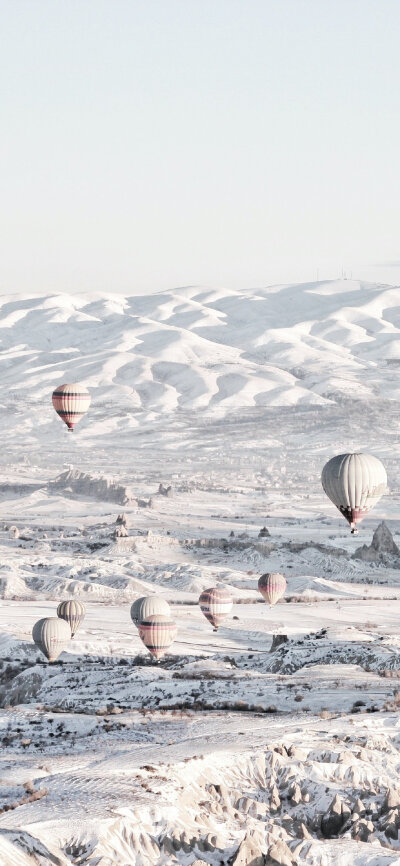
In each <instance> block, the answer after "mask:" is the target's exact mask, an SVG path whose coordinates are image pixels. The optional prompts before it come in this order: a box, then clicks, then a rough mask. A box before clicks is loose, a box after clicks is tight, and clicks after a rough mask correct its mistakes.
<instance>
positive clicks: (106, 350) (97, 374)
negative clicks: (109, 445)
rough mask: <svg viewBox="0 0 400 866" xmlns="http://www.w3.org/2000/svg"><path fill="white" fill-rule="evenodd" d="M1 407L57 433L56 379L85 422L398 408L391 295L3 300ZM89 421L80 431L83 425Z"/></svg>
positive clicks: (279, 290)
mask: <svg viewBox="0 0 400 866" xmlns="http://www.w3.org/2000/svg"><path fill="white" fill-rule="evenodd" d="M0 346H1V368H0V369H1V376H0V400H1V403H2V405H3V407H5V408H6V407H7V409H8V410H10V409H12V408H13V406H14V409H15V410H16V416H15V420H16V421H18V422H20V420H21V418H20V413H19V409H20V407H21V401H24V403H25V405H27V406H29V411H30V418H29V420H28V419H26V420H25V421H24V427H25V431H26V432H28V430H29V428H30V426H31V425H33V424H35V425H40V426H41V427H42V428H43V427H45V428H46V427H47V425H51V424H53V425H54V424H57V423H59V422H58V420H57V419H56V418H55V417H54V414H53V410H52V406H51V401H50V396H51V391H52V389H53V388H54V387H55V386H56V385H57V384H60V383H61V382H64V381H69V382H71V381H72V382H73V381H81V382H84V383H85V384H86V385H87V386H88V387H89V388H90V390H91V392H92V397H93V407H92V412H91V417H92V422H93V420H94V419H96V420H100V419H101V418H102V417H103V415H107V413H110V412H111V414H112V410H113V408H114V409H116V408H118V412H119V422H118V425H119V426H121V424H123V425H124V424H125V425H128V426H129V424H130V423H134V422H133V421H132V419H133V418H134V417H135V414H136V413H137V412H138V410H145V411H146V412H148V411H151V412H155V413H159V412H162V413H164V414H165V413H171V412H174V410H177V409H179V410H189V411H190V410H196V411H198V410H204V409H206V410H213V409H215V408H221V407H222V408H223V409H224V410H227V411H228V410H229V409H238V408H241V407H251V406H260V407H262V406H292V405H307V404H317V405H319V404H324V403H326V402H332V401H333V402H335V401H340V400H342V399H346V398H349V397H355V398H357V399H359V400H360V399H361V400H366V401H370V400H372V399H373V398H377V397H380V398H385V399H389V400H393V399H398V398H399V396H400V382H399V377H398V367H399V366H400V289H398V288H391V287H388V286H383V285H374V284H368V283H361V282H357V281H350V280H343V281H333V282H323V283H310V284H302V285H289V286H287V285H286V286H274V287H270V288H267V289H257V290H247V291H241V292H239V291H237V292H233V291H227V290H223V289H219V290H213V289H207V288H199V287H189V288H181V289H177V290H175V291H170V292H161V293H158V294H153V295H146V296H132V297H123V296H121V295H118V294H109V295H94V294H93V295H85V294H82V295H74V296H72V295H71V296H69V295H54V296H52V297H38V296H34V297H31V298H29V297H24V298H21V297H15V296H14V297H12V296H7V297H2V298H1V306H0ZM89 423H90V421H89V419H88V420H87V421H85V422H83V423H82V425H81V426H82V427H83V426H84V425H86V424H89Z"/></svg>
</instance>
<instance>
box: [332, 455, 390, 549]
mask: <svg viewBox="0 0 400 866" xmlns="http://www.w3.org/2000/svg"><path fill="white" fill-rule="evenodd" d="M321 482H322V487H323V488H324V491H325V493H326V495H327V496H328V497H329V499H330V500H331V501H332V502H333V503H334V505H336V508H338V509H339V511H340V512H341V514H343V517H345V518H346V520H347V521H348V522H349V523H350V526H351V528H352V532H355V531H356V526H357V523H361V521H362V520H363V518H364V517H365V516H366V514H368V512H369V511H370V510H371V508H373V507H374V505H376V503H377V502H378V501H379V499H380V498H381V496H382V494H383V493H384V492H385V490H386V485H387V475H386V470H385V467H384V465H383V463H381V461H380V460H379V459H378V457H374V456H373V455H372V454H362V453H360V454H337V455H336V457H332V459H331V460H328V463H326V464H325V466H324V468H323V470H322V475H321Z"/></svg>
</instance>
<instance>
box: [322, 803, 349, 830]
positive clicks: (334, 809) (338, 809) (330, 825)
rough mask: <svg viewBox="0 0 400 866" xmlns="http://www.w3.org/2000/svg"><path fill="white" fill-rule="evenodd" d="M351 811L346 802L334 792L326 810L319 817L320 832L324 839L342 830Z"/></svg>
mask: <svg viewBox="0 0 400 866" xmlns="http://www.w3.org/2000/svg"><path fill="white" fill-rule="evenodd" d="M350 815H351V811H350V809H349V807H348V806H347V805H346V803H344V802H343V800H341V798H340V797H339V794H336V796H335V797H334V799H333V800H332V803H331V805H330V807H329V809H328V811H327V812H325V814H324V815H323V816H322V819H321V833H322V835H323V836H325V839H332V837H333V836H338V835H339V833H341V832H342V830H343V827H344V825H345V824H346V822H347V821H348V819H349V818H350Z"/></svg>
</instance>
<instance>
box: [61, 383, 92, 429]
mask: <svg viewBox="0 0 400 866" xmlns="http://www.w3.org/2000/svg"><path fill="white" fill-rule="evenodd" d="M52 400H53V406H54V408H55V410H56V412H57V415H59V416H60V418H61V419H62V421H64V424H66V425H67V427H68V430H71V431H72V430H73V429H74V427H75V424H77V423H78V421H80V420H81V418H83V416H84V415H85V413H86V412H87V410H88V409H89V406H90V394H89V391H88V390H87V388H84V386H83V385H78V384H72V385H71V384H69V385H59V386H58V388H56V389H55V391H53V397H52Z"/></svg>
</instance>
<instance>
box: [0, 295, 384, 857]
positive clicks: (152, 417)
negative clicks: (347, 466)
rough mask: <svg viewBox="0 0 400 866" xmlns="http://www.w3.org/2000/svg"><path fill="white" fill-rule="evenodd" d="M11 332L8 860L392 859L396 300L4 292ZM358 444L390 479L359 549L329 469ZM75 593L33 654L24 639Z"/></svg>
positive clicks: (0, 800) (0, 821)
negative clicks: (71, 386) (164, 604)
mask: <svg viewBox="0 0 400 866" xmlns="http://www.w3.org/2000/svg"><path fill="white" fill-rule="evenodd" d="M0 341H1V346H0V348H1V354H0V365H1V366H0V372H1V375H0V406H1V411H0V430H1V442H2V449H1V452H0V463H1V470H2V472H1V478H0V598H1V601H0V742H1V753H0V864H1V866H34V864H35V866H47V864H53V866H71V864H76V866H152V864H154V866H169V864H171V866H176V864H181V866H191V864H192V863H194V862H196V866H201V864H199V861H203V862H205V863H209V864H211V866H217V864H230V863H232V864H233V863H236V864H237V866H250V864H252V866H267V864H277V863H280V864H289V866H290V864H297V866H303V864H304V866H306V864H307V866H353V864H354V866H389V864H400V835H399V833H400V781H399V772H400V715H399V708H400V683H399V682H398V678H399V676H400V552H399V548H400V495H399V485H400V459H399V458H400V426H399V421H400V410H399V399H400V377H399V373H400V289H398V288H395V287H390V286H385V285H372V284H366V283H360V282H357V281H350V280H344V281H334V282H324V283H312V284H307V285H290V286H287V285H286V286H274V287H272V288H268V289H257V290H248V291H242V292H232V291H228V290H222V289H221V290H214V289H209V288H199V287H187V288H183V289H177V290H174V291H171V292H161V293H159V294H153V295H150V296H148V295H147V296H144V297H138V296H132V297H123V296H121V295H118V294H109V295H96V294H93V295H77V296H68V295H54V296H52V297H39V296H33V297H19V296H7V297H5V296H3V297H1V298H0ZM64 382H81V383H82V384H84V385H85V386H86V387H88V388H89V390H90V392H91V396H92V405H91V408H90V410H89V412H88V414H87V416H86V417H85V418H84V419H83V420H82V421H81V422H80V423H79V425H78V426H77V428H76V431H75V432H74V434H72V435H71V433H69V432H68V431H67V428H66V427H65V425H64V424H62V422H61V420H60V419H59V418H58V417H57V415H56V414H55V412H54V410H53V408H52V404H51V393H52V391H53V389H54V388H55V387H56V386H57V385H60V384H62V383H64ZM352 450H364V451H369V452H371V453H372V454H375V455H376V456H377V457H379V458H380V459H381V460H382V461H383V463H384V465H385V467H386V469H387V473H388V481H389V486H388V490H387V493H386V494H385V496H384V497H383V498H382V499H381V500H380V502H379V504H378V505H377V507H376V508H375V510H374V511H373V512H372V513H371V514H370V516H369V517H368V518H367V519H366V520H365V521H364V522H363V523H362V525H361V528H360V532H359V535H358V537H354V536H352V535H351V534H350V530H349V527H348V525H347V523H346V522H345V520H344V519H343V518H342V517H341V516H340V514H339V512H338V511H336V509H335V508H334V506H333V505H332V504H331V502H330V501H329V500H328V499H327V498H326V497H325V495H324V493H323V491H322V488H321V484H320V474H321V469H322V466H323V465H324V463H325V462H326V461H327V460H328V459H329V458H330V457H332V456H333V455H334V454H337V453H340V452H343V451H352ZM169 487H170V489H169V490H168V488H169ZM121 512H124V514H125V515H126V519H127V525H128V536H127V537H116V536H115V529H116V519H117V516H118V515H119V514H120V513H121ZM382 523H384V525H383V526H382ZM264 526H266V527H267V530H268V533H269V534H266V536H265V537H261V538H259V532H260V529H261V528H262V527H264ZM378 527H379V530H378V532H376V530H377V528H378ZM374 533H375V536H374V542H373V545H372V546H371V542H372V538H373V534H374ZM265 571H282V572H283V573H284V574H285V575H286V577H287V581H288V587H287V592H286V596H285V599H284V600H282V601H281V602H279V603H278V605H277V606H276V607H275V608H273V609H269V607H268V606H267V605H266V604H265V602H263V600H262V598H261V596H260V595H259V593H258V591H257V581H258V578H259V577H260V575H261V574H262V573H264V572H265ZM215 584H221V585H224V586H226V587H229V588H230V590H231V592H232V595H233V597H234V602H235V603H234V606H233V610H232V613H231V614H230V615H229V616H228V618H227V619H226V621H225V623H224V624H223V625H222V626H221V627H220V629H219V631H218V632H217V633H216V632H214V631H213V629H212V627H211V626H210V624H209V623H208V622H207V620H206V619H205V618H204V616H203V615H202V613H201V611H200V609H199V607H198V605H197V599H198V596H199V594H200V592H201V591H202V590H203V589H206V588H207V587H210V586H213V585H215ZM152 593H159V594H161V595H162V596H163V597H164V598H166V599H167V600H168V602H169V603H170V605H171V610H172V615H173V617H174V618H175V619H176V622H177V625H178V636H177V639H176V641H175V643H174V644H173V646H172V647H171V649H170V651H169V652H168V654H167V655H166V656H165V657H164V659H162V660H161V661H160V662H158V663H155V662H154V661H153V660H152V658H151V657H150V655H149V654H148V653H147V651H146V650H145V648H144V646H143V644H142V643H141V641H140V639H139V636H138V632H137V630H136V628H135V627H134V625H133V623H132V622H131V619H130V615H129V610H130V605H131V603H132V601H133V600H134V599H135V598H137V597H138V596H141V595H146V594H152ZM72 597H74V598H78V599H80V600H81V601H83V602H84V604H85V605H86V609H87V613H86V617H85V620H84V622H83V624H82V626H81V628H80V630H79V631H78V633H77V635H76V636H75V638H74V639H73V640H71V643H70V646H69V649H68V651H66V652H64V653H62V655H61V656H60V658H59V660H58V661H57V662H55V663H54V664H51V665H50V664H48V663H47V661H46V660H45V658H44V656H42V655H41V654H40V652H39V650H38V649H37V648H36V646H35V645H34V644H33V642H32V639H31V631H32V626H33V624H34V623H35V622H36V620H37V619H39V618H41V617H43V616H52V615H55V613H56V608H57V604H58V603H59V601H60V600H61V599H68V598H72ZM274 636H275V640H274V647H273V648H272V641H273V637H274ZM277 636H278V637H281V638H282V642H281V643H280V644H279V645H278V641H277V640H276V637H277ZM285 636H286V637H287V639H286V640H285ZM271 649H272V651H271Z"/></svg>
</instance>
